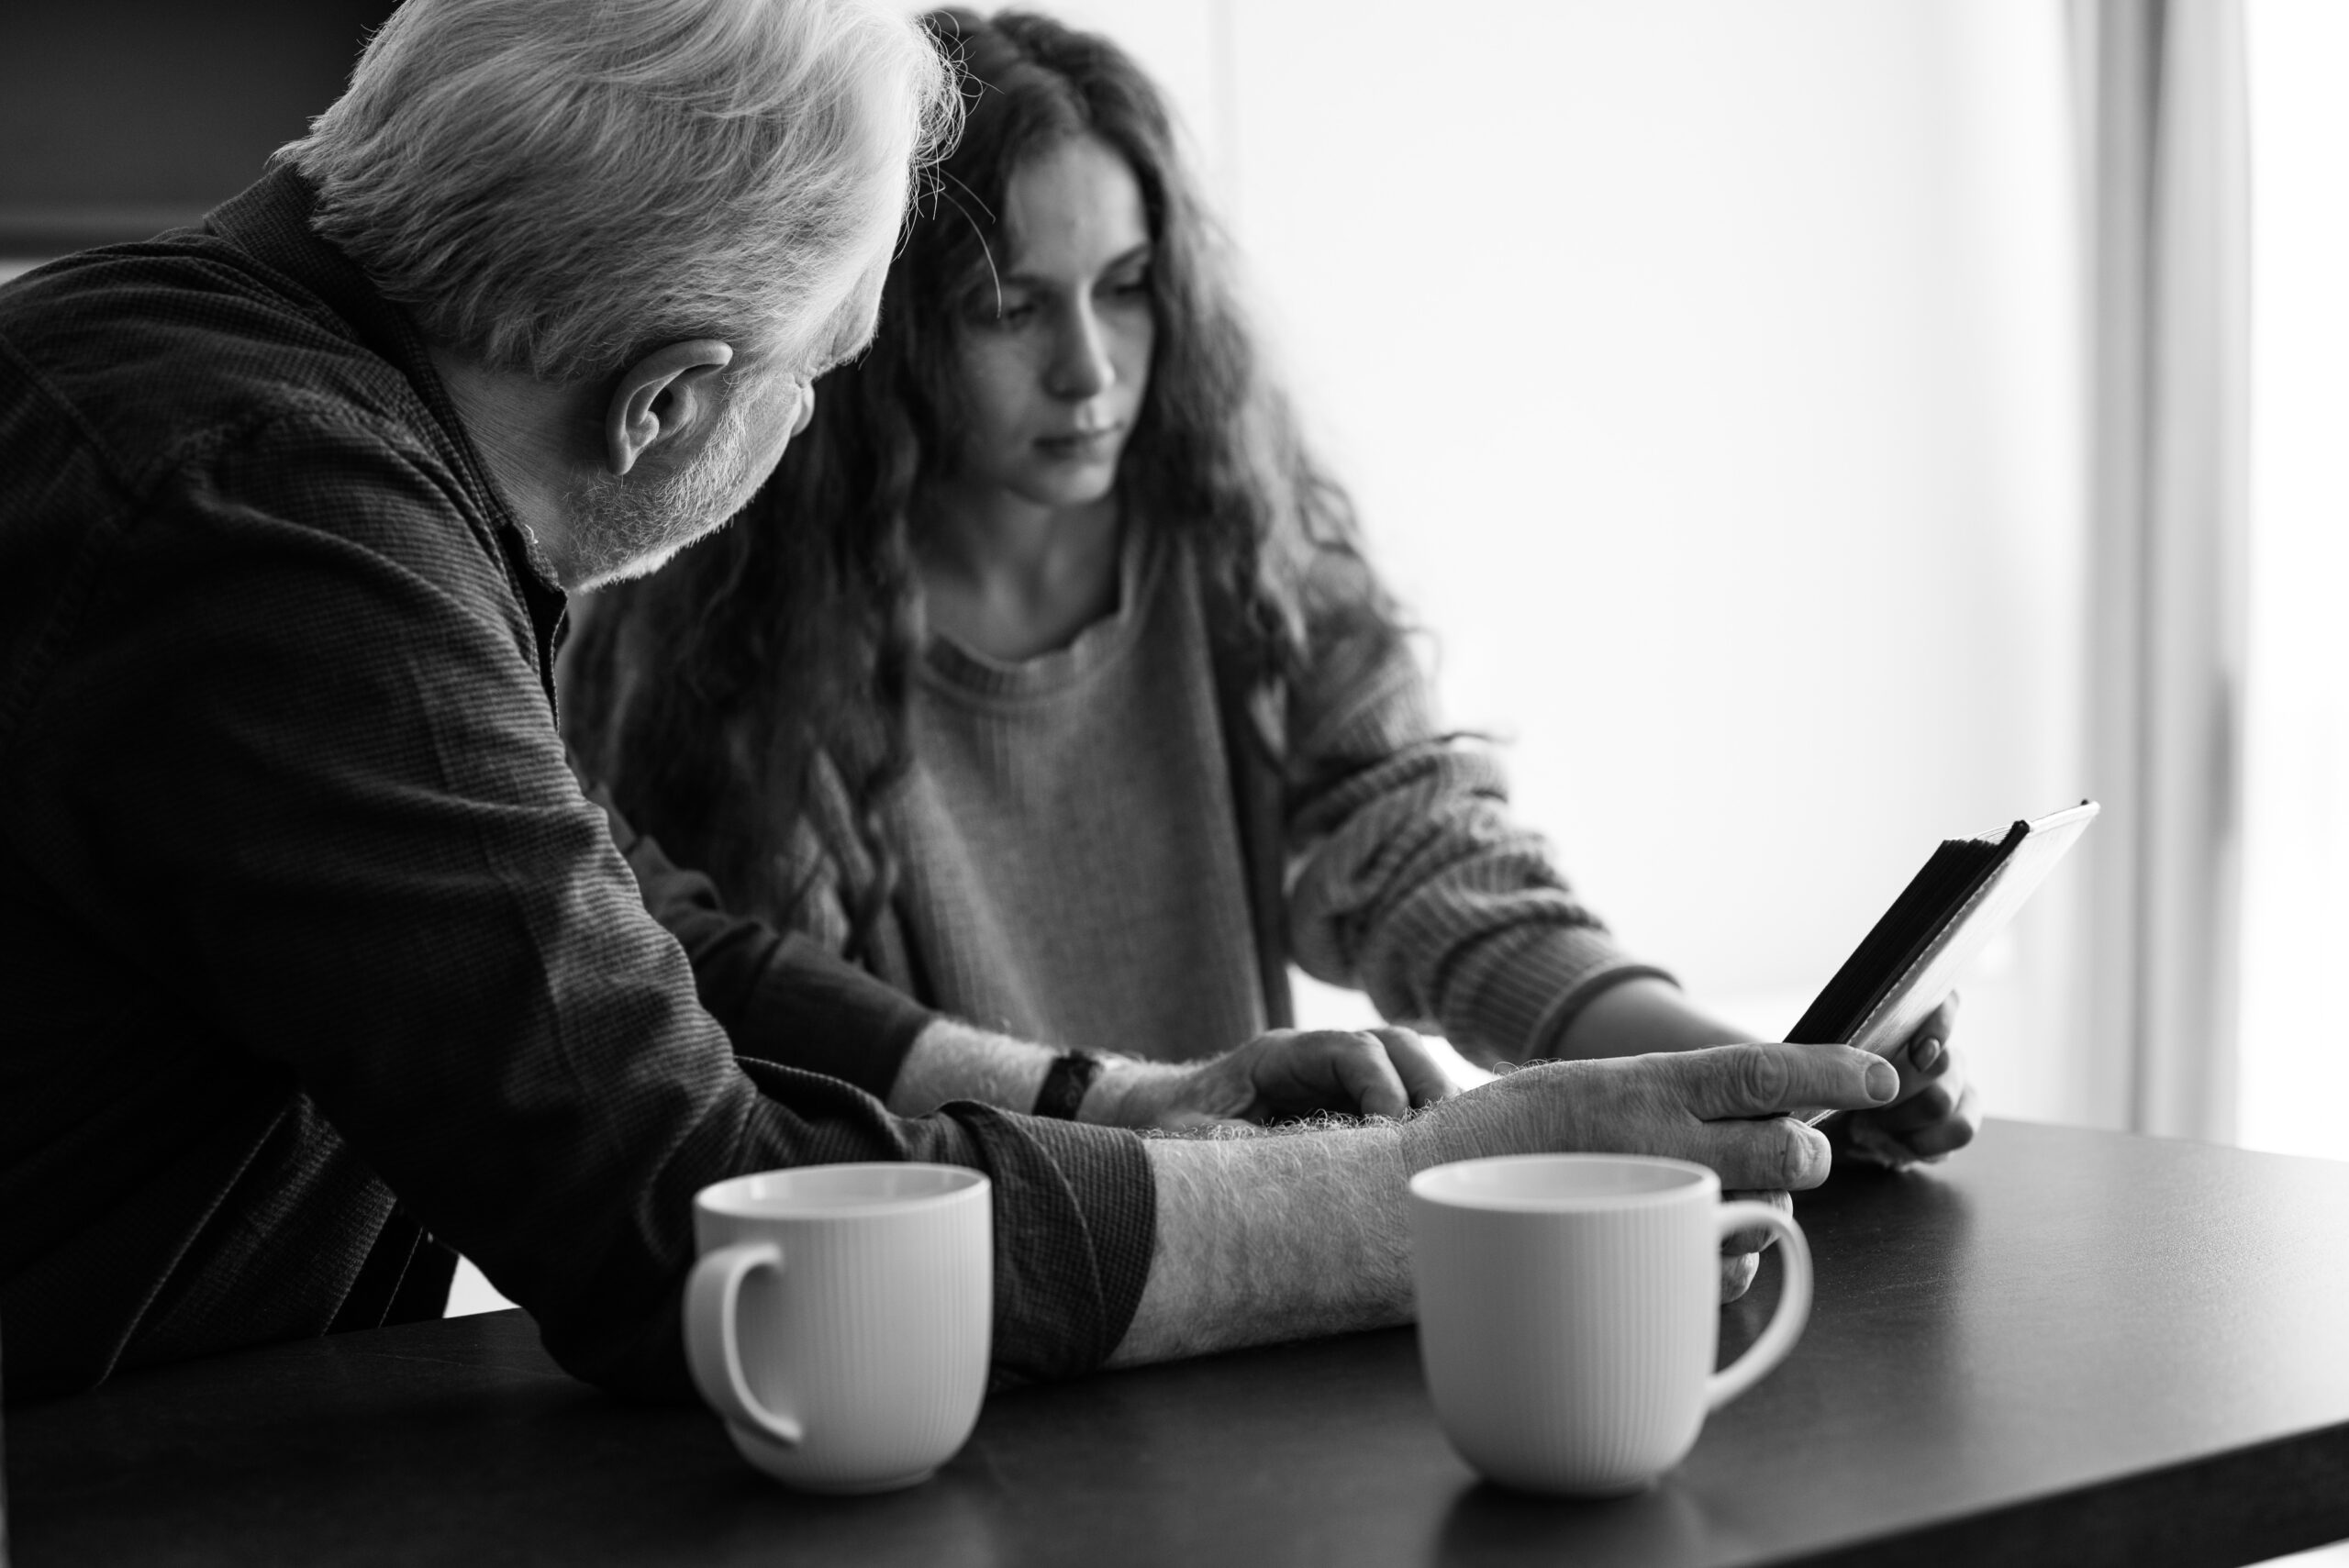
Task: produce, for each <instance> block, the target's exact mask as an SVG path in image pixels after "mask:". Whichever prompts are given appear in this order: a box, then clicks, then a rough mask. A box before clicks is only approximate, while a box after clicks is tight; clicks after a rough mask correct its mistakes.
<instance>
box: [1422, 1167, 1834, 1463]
mask: <svg viewBox="0 0 2349 1568" xmlns="http://www.w3.org/2000/svg"><path fill="white" fill-rule="evenodd" d="M1410 1207H1411V1251H1412V1257H1411V1262H1412V1270H1413V1273H1414V1276H1415V1278H1416V1280H1417V1283H1418V1287H1419V1358H1420V1362H1421V1364H1422V1365H1423V1366H1424V1367H1425V1369H1426V1372H1427V1379H1428V1388H1429V1391H1430V1392H1431V1394H1432V1395H1433V1396H1434V1398H1435V1408H1436V1415H1437V1418H1439V1419H1440V1420H1441V1421H1442V1424H1443V1429H1444V1434H1445V1435H1446V1436H1447V1437H1449V1438H1450V1439H1451V1440H1452V1444H1453V1447H1454V1448H1455V1449H1457V1450H1459V1451H1460V1455H1461V1457H1462V1458H1464V1459H1465V1460H1466V1461H1467V1462H1469V1463H1470V1464H1471V1465H1473V1466H1474V1467H1475V1469H1477V1470H1478V1471H1480V1472H1482V1473H1484V1474H1485V1475H1486V1477H1487V1478H1488V1479H1490V1480H1493V1481H1496V1482H1498V1483H1499V1484H1501V1485H1505V1486H1513V1487H1517V1488H1520V1489H1522V1490H1525V1491H1532V1492H1552V1493H1562V1494H1565V1495H1569V1496H1614V1495H1617V1494H1620V1493H1624V1492H1632V1491H1637V1490H1638V1489H1639V1488H1641V1487H1642V1486H1644V1485H1647V1484H1648V1483H1649V1482H1651V1481H1653V1480H1654V1479H1655V1477H1656V1476H1658V1475H1660V1474H1662V1473H1664V1471H1666V1470H1669V1469H1671V1468H1672V1467H1673V1466H1674V1465H1675V1464H1677V1463H1679V1462H1680V1461H1681V1460H1682V1459H1683V1458H1685V1457H1686V1456H1687V1452H1688V1451H1689V1449H1690V1448H1692V1447H1694V1446H1695V1444H1696V1441H1697V1433H1698V1430H1699V1429H1701V1428H1702V1427H1703V1426H1704V1424H1705V1415H1706V1412H1708V1411H1709V1410H1713V1409H1716V1408H1718V1407H1720V1406H1722V1405H1724V1404H1726V1403H1728V1402H1729V1401H1730V1400H1731V1399H1734V1398H1735V1397H1737V1396H1739V1395H1740V1394H1742V1393H1744V1392H1745V1391H1746V1390H1747V1389H1748V1388H1750V1387H1752V1386H1753V1384H1754V1383H1755V1382H1756V1381H1758V1380H1759V1379H1760V1378H1761V1376H1762V1374H1763V1373H1766V1372H1768V1371H1769V1370H1770V1369H1771V1368H1772V1367H1774V1366H1776V1364H1777V1363H1778V1362H1780V1361H1781V1360H1783V1359H1785V1356H1786V1354H1787V1351H1790V1350H1792V1349H1793V1348H1794V1343H1795V1340H1796V1339H1797V1338H1798V1337H1799V1336H1800V1335H1801V1333H1802V1326H1803V1320H1804V1319H1805V1318H1807V1317H1809V1312H1810V1249H1809V1245H1807V1244H1806V1243H1805V1241H1804V1240H1803V1234H1802V1229H1801V1227H1799V1226H1798V1225H1797V1224H1795V1222H1794V1221H1793V1220H1792V1219H1790V1218H1787V1216H1786V1215H1784V1214H1781V1213H1780V1212H1779V1211H1778V1210H1776V1209H1775V1208H1772V1207H1769V1206H1768V1205H1767V1204H1761V1203H1750V1202H1740V1203H1727V1204H1725V1203H1723V1202H1721V1185H1720V1178H1719V1177H1717V1176H1715V1175H1714V1174H1713V1173H1712V1172H1710V1171H1709V1170H1707V1169H1706V1168H1705V1167H1704V1166H1702V1165H1693V1164H1690V1163H1688V1162H1686V1161H1681V1160H1656V1159H1646V1158H1641V1157H1636V1156H1630V1155H1612V1154H1523V1155H1515V1156H1510V1157H1507V1158H1502V1159H1492V1160H1467V1161H1463V1162H1459V1163H1457V1164H1452V1165H1438V1166H1436V1167H1434V1168H1433V1169H1431V1170H1426V1171H1422V1172H1420V1173H1419V1174H1418V1175H1416V1176H1413V1177H1412V1178H1411V1204H1410ZM1753 1229H1765V1230H1771V1231H1775V1232H1776V1234H1777V1236H1778V1239H1779V1241H1780V1243H1781V1245H1780V1247H1779V1255H1780V1256H1781V1257H1783V1258H1784V1259H1785V1260H1786V1262H1785V1268H1786V1284H1785V1286H1784V1288H1783V1289H1782V1290H1781V1292H1780V1293H1779V1296H1778V1309H1777V1312H1776V1316H1774V1317H1773V1318H1771V1319H1770V1324H1769V1327H1768V1328H1766V1329H1764V1330H1763V1332H1762V1337H1761V1338H1760V1339H1758V1340H1755V1341H1754V1342H1753V1346H1752V1348H1750V1349H1749V1350H1748V1351H1746V1352H1745V1354H1744V1355H1742V1356H1741V1357H1739V1358H1738V1360H1737V1362H1736V1363H1735V1364H1734V1365H1731V1366H1730V1367H1727V1368H1725V1369H1723V1370H1722V1371H1720V1372H1719V1373H1716V1372H1714V1371H1713V1358H1714V1356H1715V1355H1716V1353H1717V1352H1718V1351H1719V1347H1720V1241H1721V1239H1722V1238H1723V1237H1725V1236H1727V1235H1729V1234H1730V1233H1731V1231H1736V1230H1753Z"/></svg>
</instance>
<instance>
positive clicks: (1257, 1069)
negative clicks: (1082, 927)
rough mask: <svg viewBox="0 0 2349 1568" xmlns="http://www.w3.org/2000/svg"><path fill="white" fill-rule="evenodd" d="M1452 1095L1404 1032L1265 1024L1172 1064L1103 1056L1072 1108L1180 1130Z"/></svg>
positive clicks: (1089, 1116)
mask: <svg viewBox="0 0 2349 1568" xmlns="http://www.w3.org/2000/svg"><path fill="white" fill-rule="evenodd" d="M1452 1094H1453V1083H1452V1080H1451V1078H1450V1077H1449V1076H1447V1075H1446V1074H1445V1073H1444V1071H1443V1069H1442V1067H1440V1066H1438V1065H1437V1063H1436V1061H1435V1058H1434V1057H1432V1056H1431V1055H1430V1054H1429V1053H1428V1051H1427V1048H1426V1047H1425V1046H1423V1045H1421V1044H1420V1043H1419V1036H1418V1035H1416V1034H1413V1033H1412V1032H1411V1031H1410V1030H1409V1029H1361V1030H1351V1029H1274V1030H1272V1031H1270V1032H1269V1033H1266V1034H1261V1035H1258V1036H1257V1037H1256V1038H1255V1039H1254V1040H1250V1041H1249V1042H1248V1043H1247V1044H1245V1045H1243V1046H1241V1047H1240V1048H1239V1049H1238V1050H1237V1051H1227V1052H1226V1053H1225V1054H1223V1055H1221V1056H1219V1057H1217V1058H1215V1059H1214V1060H1212V1061H1209V1062H1197V1063H1192V1064H1189V1065H1186V1066H1182V1067H1162V1066H1157V1065H1154V1064H1150V1063H1143V1062H1131V1063H1128V1062H1111V1064H1110V1067H1109V1070H1108V1072H1106V1073H1103V1074H1102V1077H1101V1080H1100V1082H1099V1083H1098V1084H1097V1085H1096V1086H1095V1088H1094V1091H1093V1093H1092V1094H1090V1095H1086V1096H1085V1106H1084V1107H1083V1111H1082V1114H1083V1116H1084V1118H1085V1120H1087V1121H1107V1122H1111V1123H1114V1124H1116V1125H1118V1126H1120V1127H1134V1128H1158V1129H1170V1130H1182V1129H1194V1128H1200V1127H1208V1126H1212V1125H1214V1124H1216V1123H1219V1122H1249V1123H1263V1122H1269V1121H1287V1120H1292V1119H1294V1118H1298V1117H1307V1116H1312V1115H1315V1114H1316V1113H1319V1112H1325V1111H1326V1112H1333V1113H1335V1114H1338V1115H1341V1116H1386V1117H1399V1116H1402V1115H1404V1114H1406V1113H1407V1112H1409V1111H1412V1110H1416V1109H1418V1108H1419V1107H1420V1106H1431V1105H1433V1104H1435V1103H1436V1102H1437V1101H1439V1100H1442V1099H1444V1098H1447V1097H1448V1096H1450V1095H1452Z"/></svg>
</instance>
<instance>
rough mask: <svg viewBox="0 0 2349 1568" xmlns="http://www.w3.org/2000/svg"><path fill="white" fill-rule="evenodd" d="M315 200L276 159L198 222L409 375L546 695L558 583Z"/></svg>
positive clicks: (406, 331) (443, 391) (556, 634)
mask: <svg viewBox="0 0 2349 1568" xmlns="http://www.w3.org/2000/svg"><path fill="white" fill-rule="evenodd" d="M317 205H318V193H317V187H316V186H314V185H312V184H311V183H310V182H309V181H308V180H307V179H306V178H305V177H304V176H303V174H302V173H301V172H300V171H298V170H296V169H295V168H294V167H293V166H292V165H291V164H289V163H277V164H274V165H273V166H272V167H271V169H270V171H269V172H267V173H265V174H263V175H262V177H261V178H260V179H259V180H257V181H255V182H254V183H252V184H250V185H249V186H247V187H246V188H245V189H244V190H243V191H242V192H240V193H239V194H238V195H234V196H232V197H230V198H229V199H228V201H226V202H223V203H222V204H221V205H220V206H217V207H215V208H213V209H212V211H211V212H210V213H208V214H206V217H205V219H204V227H205V228H207V229H209V230H211V231H212V232H214V233H216V234H219V235H222V236H225V237H226V238H228V239H232V240H234V241H236V243H237V244H238V245H239V246H240V247H242V248H243V249H244V250H246V251H247V252H249V253H250V255H251V256H252V257H253V258H254V260H256V261H261V262H262V263H263V264H264V265H266V266H269V267H271V268H273V269H274V270H275V271H277V272H280V273H282V274H284V276H285V277H287V278H288V279H290V280H292V281H293V282H294V283H295V284H299V285H300V286H301V287H302V288H304V289H306V291H308V292H309V293H310V294H311V295H315V296H316V297H317V299H318V301H319V302H320V303H321V304H323V305H325V306H327V308H328V309H329V310H331V311H332V312H334V314H335V315H336V316H337V317H340V319H341V321H342V322H343V324H344V325H345V326H347V327H348V328H350V329H351V333H352V335H353V336H354V337H356V338H357V339H359V341H360V342H361V343H362V344H363V345H364V346H365V347H366V348H367V349H368V350H370V351H372V352H373V353H374V354H375V355H377V356H378V357H380V358H381V359H383V360H384V361H387V362H388V363H390V364H391V365H392V366H393V368H395V369H396V370H397V371H398V372H399V373H401V374H402V375H404V376H406V378H407V382H408V384H409V385H410V386H411V387H413V388H415V390H416V395H417V397H418V398H419V399H420V400H421V401H422V402H423V404H424V406H425V408H426V409H427V410H428V411H429V413H430V414H431V416H432V418H433V421H434V422H435V423H436V424H438V425H439V426H440V428H441V431H442V433H443V434H444V435H445V436H446V437H447V439H448V443H449V446H450V448H451V450H453V451H454V452H455V453H456V454H457V456H458V460H459V466H460V469H461V471H462V478H463V481H464V483H465V484H466V486H467V488H469V489H470V490H471V491H472V492H473V500H474V502H475V504H476V505H478V506H481V507H482V509H483V510H484V512H485V513H486V514H487V515H488V516H489V517H491V518H492V519H493V521H494V522H495V528H496V536H497V545H498V550H499V553H500V554H501V555H502V556H503V557H504V560H505V565H506V571H507V577H508V578H509V579H510V580H511V581H512V583H513V584H514V590H515V593H516V595H517V596H518V597H519V598H520V599H521V600H522V603H523V605H524V606H525V607H526V608H527V609H528V610H529V616H530V622H531V626H532V628H534V629H535V630H536V632H537V634H538V637H537V639H538V644H539V657H540V679H541V681H542V682H543V683H544V684H546V686H547V690H548V696H549V700H552V696H553V680H554V654H555V650H556V649H557V648H558V647H559V646H560V644H561V642H562V620H563V606H564V603H565V596H564V595H563V592H562V587H561V585H559V584H555V583H552V582H551V581H549V580H548V579H547V578H545V577H544V576H542V575H541V574H540V572H539V570H538V568H537V567H536V566H535V565H533V564H532V562H531V560H530V552H529V548H528V545H527V544H526V542H525V536H524V534H523V531H522V527H521V524H520V522H519V520H518V519H517V518H516V517H515V516H514V514H513V512H512V511H511V509H509V508H508V507H507V505H506V499H505V497H504V496H502V495H499V494H498V493H497V486H496V485H495V484H491V483H490V478H489V468H488V465H487V464H486V463H484V462H483V461H482V456H481V451H480V449H479V448H477V447H475V446H474V445H473V437H472V435H471V433H470V432H468V431H467V430H466V428H465V425H464V421H463V420H462V419H461V418H460V417H458V415H457V406H456V403H455V401H454V400H453V399H451V397H450V395H449V389H448V387H447V386H446V385H445V384H443V383H442V382H441V380H440V373H439V372H438V371H436V370H434V369H433V368H432V358H431V355H430V353H429V351H428V350H427V349H426V346H425V341H424V335H423V334H422V333H420V332H418V331H417V329H416V323H415V322H414V321H413V320H411V319H410V318H409V317H408V314H407V312H406V311H404V310H402V309H401V308H400V307H399V306H397V305H395V304H394V303H393V302H392V301H390V300H388V299H386V298H384V294H383V291H382V290H381V289H379V288H377V287H376V286H375V284H374V282H373V280H372V279H370V278H369V277H368V276H367V274H366V272H363V271H362V270H361V268H360V266H359V264H358V263H357V262H355V261H352V260H351V258H350V257H349V256H347V255H345V254H343V252H342V251H341V250H339V249H337V248H336V247H335V246H334V245H332V244H331V243H329V242H328V241H327V240H326V239H321V238H320V237H319V236H318V234H317V231H316V230H314V229H313V228H311V227H310V222H311V218H312V216H313V215H314V214H315V213H316V212H317Z"/></svg>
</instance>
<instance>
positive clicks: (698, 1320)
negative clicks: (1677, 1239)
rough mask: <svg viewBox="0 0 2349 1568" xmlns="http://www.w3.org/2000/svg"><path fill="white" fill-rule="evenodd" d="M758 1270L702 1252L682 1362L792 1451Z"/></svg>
mask: <svg viewBox="0 0 2349 1568" xmlns="http://www.w3.org/2000/svg"><path fill="white" fill-rule="evenodd" d="M1753 1207H1760V1206H1759V1205H1755V1206H1753ZM759 1269H773V1270H774V1271H775V1272H776V1273H782V1272H783V1249H782V1248H781V1247H779V1246H777V1245H776V1244H775V1243H774V1242H773V1241H737V1242H735V1243H734V1244H733V1245H731V1246H728V1247H720V1248H718V1249H717V1250H716V1251H709V1252H705V1253H703V1254H702V1256H701V1261H700V1262H696V1263H695V1264H694V1272H693V1273H692V1275H691V1276H690V1277H689V1278H688V1279H687V1280H686V1281H685V1363H686V1365H687V1366H689V1367H691V1368H692V1369H693V1374H694V1385H695V1386H696V1387H697V1388H699V1389H700V1390H701V1396H702V1397H703V1398H704V1399H707V1400H708V1401H709V1403H710V1404H711V1405H712V1406H713V1407H715V1408H716V1409H717V1411H718V1414H719V1415H721V1416H723V1417H725V1418H727V1419H728V1420H729V1421H732V1422H733V1423H734V1424H735V1425H736V1426H740V1427H748V1428H750V1429H752V1430H753V1431H756V1432H760V1433H763V1435H765V1436H767V1437H770V1438H773V1439H774V1440H775V1441H777V1442H779V1443H782V1444H785V1446H787V1447H792V1448H796V1447H797V1446H798V1445H799V1440H800V1439H801V1437H802V1436H803V1435H804V1434H803V1433H802V1432H801V1431H800V1429H799V1423H798V1422H796V1421H795V1420H793V1419H792V1418H790V1417H788V1416H778V1415H776V1414H775V1413H774V1411H772V1410H770V1409H768V1408H767V1407H765V1406H764V1405H762V1404H760V1403H759V1396H757V1395H755V1394H753V1393H751V1380H750V1379H749V1378H748V1377H746V1376H744V1375H743V1373H742V1341H741V1338H740V1324H739V1318H740V1307H741V1299H742V1282H743V1281H744V1280H745V1279H748V1278H749V1277H750V1276H751V1273H753V1272H754V1271H756V1270H759ZM1779 1316H1781V1317H1784V1316H1785V1313H1784V1312H1783V1311H1781V1312H1780V1314H1779ZM1746 1359H1747V1360H1749V1361H1750V1360H1752V1359H1753V1358H1752V1357H1750V1356H1749V1357H1747V1358H1746Z"/></svg>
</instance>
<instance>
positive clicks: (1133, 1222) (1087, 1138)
mask: <svg viewBox="0 0 2349 1568" xmlns="http://www.w3.org/2000/svg"><path fill="white" fill-rule="evenodd" d="M940 1114H941V1115H942V1116H944V1117H946V1118H951V1119H952V1120H954V1121H956V1122H959V1123H960V1124H962V1126H963V1128H964V1129H966V1130H967V1131H968V1132H969V1133H970V1135H971V1137H972V1140H973V1141H974V1142H975V1143H976V1144H977V1146H978V1152H979V1160H980V1163H981V1164H982V1165H983V1166H984V1167H985V1171H986V1173H987V1178H988V1180H989V1181H991V1182H992V1183H994V1184H995V1222H996V1223H995V1385H996V1387H1006V1386H1017V1385H1019V1384H1023V1383H1031V1382H1046V1381H1052V1380H1055V1379H1060V1378H1068V1377H1076V1376H1080V1375H1082V1374H1084V1373H1088V1372H1092V1371H1094V1370H1095V1369H1097V1368H1098V1367H1099V1366H1100V1365H1102V1363H1103V1362H1107V1361H1108V1359H1109V1355H1110V1352H1112V1351H1115V1350H1116V1349H1117V1348H1118V1345H1119V1342H1120V1341H1121V1340H1124V1339H1125V1337H1126V1329H1127V1328H1128V1327H1129V1326H1130V1325H1131V1324H1132V1322H1133V1318H1134V1309H1135V1308H1136V1307H1140V1306H1141V1293H1142V1287H1143V1286H1144V1285H1145V1284H1148V1282H1149V1279H1150V1259H1151V1251H1152V1248H1153V1247H1154V1246H1155V1244H1156V1241H1157V1229H1158V1192H1157V1184H1156V1182H1155V1180H1154V1179H1153V1178H1152V1174H1151V1170H1150V1160H1149V1157H1148V1155H1147V1154H1145V1153H1144V1152H1143V1150H1142V1141H1141V1138H1140V1136H1138V1135H1137V1134H1135V1133H1132V1132H1129V1131H1127V1130H1125V1129H1122V1128H1108V1127H1095V1126H1092V1125H1091V1124H1089V1123H1081V1122H1067V1121H1052V1120H1048V1119H1045V1118H1039V1117H1032V1116H1021V1115H1019V1114H1017V1113H1015V1112H1011V1111H1006V1110H1000V1109H997V1108H996V1107H995V1106H985V1105H980V1104H977V1103H976V1102H974V1101H956V1102H954V1103H952V1104H950V1105H947V1106H942V1107H941V1112H940Z"/></svg>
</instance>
